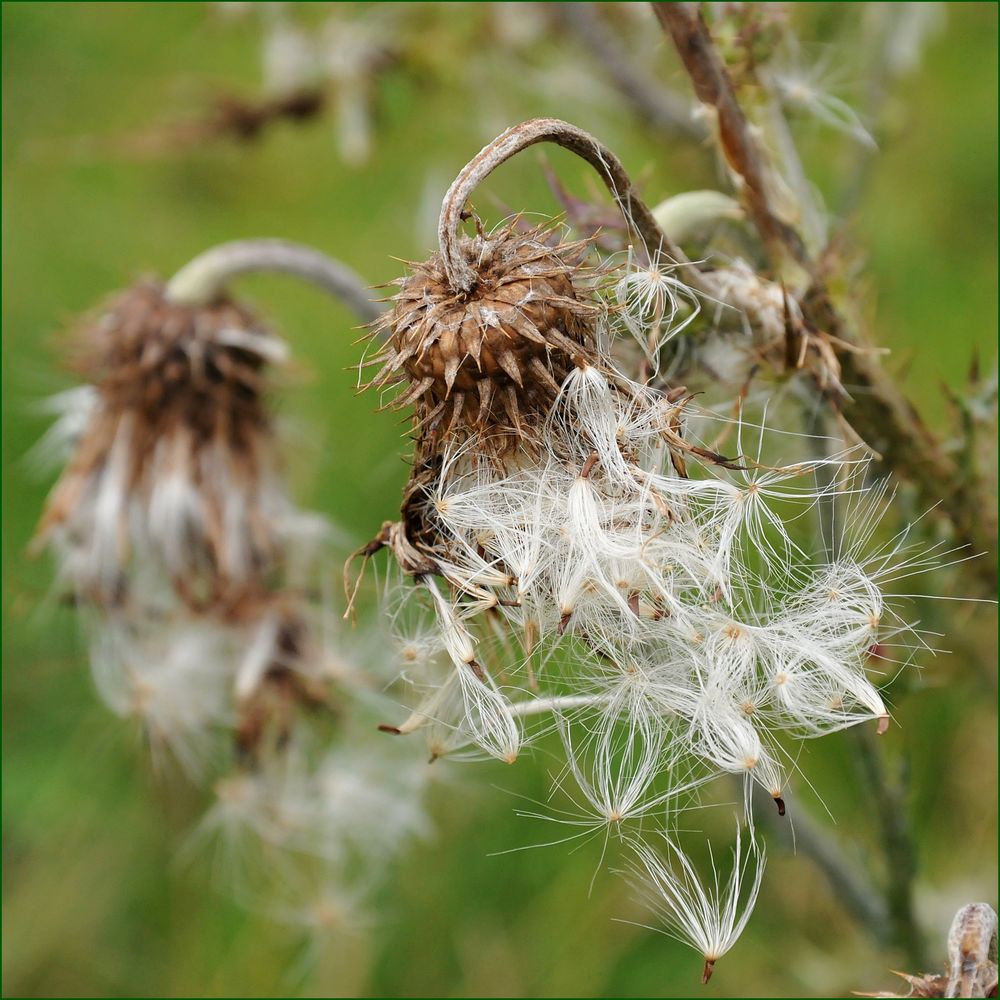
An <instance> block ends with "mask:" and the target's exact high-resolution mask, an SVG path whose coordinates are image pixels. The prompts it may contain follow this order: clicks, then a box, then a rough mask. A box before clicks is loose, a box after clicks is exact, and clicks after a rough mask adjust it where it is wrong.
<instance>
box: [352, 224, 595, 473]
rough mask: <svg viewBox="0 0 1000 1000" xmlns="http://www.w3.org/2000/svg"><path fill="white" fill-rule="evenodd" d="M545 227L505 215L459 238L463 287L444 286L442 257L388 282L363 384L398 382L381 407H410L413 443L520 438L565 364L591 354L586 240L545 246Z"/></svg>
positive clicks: (490, 443)
mask: <svg viewBox="0 0 1000 1000" xmlns="http://www.w3.org/2000/svg"><path fill="white" fill-rule="evenodd" d="M553 235H554V231H553V230H552V229H551V228H545V227H536V228H532V229H528V230H524V229H522V228H520V227H519V226H518V225H517V224H516V223H513V224H510V225H505V226H502V227H501V228H500V229H498V230H497V231H495V232H493V233H489V234H484V233H483V232H482V231H481V230H480V231H479V232H478V233H477V234H476V235H475V236H473V237H462V239H461V241H460V250H461V253H462V256H463V258H464V259H465V261H466V262H467V263H468V264H469V265H470V266H471V267H472V268H474V269H475V272H476V281H475V284H474V286H473V287H472V288H471V289H470V290H468V291H464V290H461V289H455V288H454V287H453V286H452V285H451V283H450V281H449V278H448V274H447V271H446V268H445V264H444V260H443V258H442V255H441V254H439V253H435V254H433V255H432V256H431V257H430V259H428V260H427V261H425V262H424V263H421V264H416V265H414V266H413V270H412V272H411V274H410V275H409V276H407V277H406V278H403V279H401V280H400V282H399V283H400V285H401V289H400V291H399V293H398V294H397V295H396V296H394V300H393V301H394V307H393V309H392V310H391V311H390V312H388V313H387V314H386V316H385V317H384V318H383V319H382V320H381V321H380V322H379V324H378V326H377V332H379V333H382V332H384V333H386V334H387V335H388V339H387V343H386V345H385V347H384V348H383V349H382V350H381V351H380V352H379V354H378V356H377V358H376V360H378V361H380V362H382V369H381V370H380V371H379V373H378V375H376V377H375V378H374V380H373V382H372V384H373V385H375V386H379V387H390V386H396V385H400V384H402V385H404V386H405V389H404V390H403V391H402V392H401V393H400V394H399V395H398V396H397V397H396V398H395V399H394V400H393V402H392V403H391V404H390V406H392V407H393V408H403V407H405V406H408V405H410V404H414V403H415V404H416V415H415V420H416V426H417V428H418V431H419V432H420V434H421V440H422V441H424V442H425V444H426V445H427V446H428V447H429V448H431V449H434V448H435V447H436V446H439V445H440V444H441V443H442V442H443V441H444V440H445V439H448V440H450V441H452V442H460V441H462V440H464V439H465V438H467V437H468V436H470V435H476V436H477V439H478V438H480V437H481V439H482V441H483V442H484V443H487V447H488V448H490V449H491V450H494V451H495V452H497V453H503V452H507V451H510V450H512V449H514V448H515V447H517V446H519V445H522V444H524V445H527V446H529V447H530V446H531V445H532V444H533V443H534V435H535V432H536V430H537V428H538V427H539V426H540V424H541V422H542V420H543V419H544V416H545V414H546V413H547V412H548V410H549V409H550V407H551V405H552V403H553V401H554V400H555V398H556V396H557V395H558V393H559V389H560V386H561V384H562V382H563V380H564V379H565V377H566V375H567V374H568V373H569V371H570V370H571V369H572V368H573V367H574V366H576V365H579V364H585V363H592V362H593V359H594V358H595V347H594V341H595V323H596V320H597V317H598V316H599V314H600V312H601V307H600V306H599V305H598V304H597V303H596V302H595V301H593V300H591V299H590V296H589V292H588V291H587V290H586V288H585V286H584V282H583V281H582V280H581V275H582V274H584V273H585V271H586V268H585V266H584V265H583V264H582V258H583V257H584V256H585V255H586V253H587V249H588V243H587V242H586V241H580V242H574V243H557V242H554V241H553V240H552V236H553Z"/></svg>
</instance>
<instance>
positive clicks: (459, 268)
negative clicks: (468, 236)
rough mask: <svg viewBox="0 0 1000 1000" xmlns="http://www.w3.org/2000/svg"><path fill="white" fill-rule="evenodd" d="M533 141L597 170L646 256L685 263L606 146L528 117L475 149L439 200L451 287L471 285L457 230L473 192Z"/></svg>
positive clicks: (554, 121)
mask: <svg viewBox="0 0 1000 1000" xmlns="http://www.w3.org/2000/svg"><path fill="white" fill-rule="evenodd" d="M538 142H551V143H554V144H555V145H557V146H562V148H563V149H568V150H569V151H570V152H571V153H575V154H576V155H577V156H579V157H580V158H581V159H583V160H586V161H587V163H589V164H590V165H591V166H592V167H593V168H594V169H595V170H596V171H597V173H598V174H599V175H600V177H601V180H603V181H604V184H605V186H606V187H607V189H608V190H609V191H610V192H611V195H612V197H613V198H614V199H615V202H616V203H617V205H618V207H619V208H620V209H621V210H622V214H623V215H624V216H625V219H626V221H627V222H628V224H629V226H630V227H631V228H632V229H633V230H634V231H635V232H636V234H637V235H638V236H639V237H640V239H641V240H642V242H643V243H644V244H645V246H646V250H647V252H648V253H649V254H650V255H652V254H655V253H657V252H661V253H664V254H666V255H667V256H669V257H671V258H673V259H674V260H675V261H676V262H677V263H679V264H686V263H687V261H686V260H685V258H684V255H683V254H682V253H681V252H680V251H679V250H678V249H677V248H676V247H674V245H673V243H672V242H671V240H670V239H669V238H668V237H667V236H666V234H665V233H664V232H663V230H662V229H660V227H659V225H658V224H657V221H656V219H655V217H654V216H653V213H652V212H651V211H650V210H649V208H648V207H647V206H646V204H645V203H644V202H643V201H642V199H641V198H639V196H638V195H637V194H636V192H635V189H634V188H633V186H632V181H631V180H630V178H629V176H628V174H627V173H626V172H625V168H624V167H623V166H622V164H621V161H620V160H619V159H618V157H617V156H615V154H614V153H612V152H611V150H610V149H608V148H607V146H604V145H603V144H602V143H600V142H599V141H598V140H597V139H595V138H594V137H593V136H592V135H591V134H590V133H589V132H585V131H584V130H583V129H580V128H577V127H576V126H575V125H570V124H569V122H564V121H560V120H559V119H558V118H533V119H531V120H530V121H526V122H521V124H520V125H514V126H512V127H511V128H509V129H507V131H506V132H504V133H503V134H501V135H499V136H497V137H496V139H494V140H493V141H492V142H491V143H490V144H489V145H488V146H485V147H484V148H483V149H482V150H480V151H479V153H478V154H477V155H476V156H475V157H474V158H473V159H472V160H470V161H469V162H468V163H467V164H466V165H465V167H464V168H463V169H462V171H461V173H459V175H458V176H457V177H456V178H455V181H454V183H453V184H452V185H451V187H450V188H448V193H447V194H446V195H445V196H444V202H443V203H442V205H441V218H440V220H439V222H438V240H439V242H440V244H441V256H442V258H443V260H444V267H445V272H446V273H447V275H448V281H449V283H450V284H451V286H452V288H454V289H455V290H456V291H459V292H468V291H471V290H472V288H473V287H474V286H475V284H476V272H475V269H474V268H472V267H471V266H470V265H469V264H468V263H467V262H466V260H465V259H464V257H463V256H462V253H461V251H460V249H459V226H460V225H461V222H462V218H463V212H464V209H465V204H466V202H467V201H468V200H469V197H470V196H471V195H472V192H473V191H474V190H475V189H476V187H477V186H478V185H479V184H480V183H481V182H482V181H483V180H484V179H485V178H486V177H487V176H489V174H491V173H492V172H493V171H494V170H495V169H496V168H497V167H498V166H500V164H501V163H503V162H505V161H506V160H509V159H510V158H511V157H512V156H514V155H516V154H517V153H520V152H521V151H522V150H524V149H527V148H528V146H533V145H534V144H535V143H538Z"/></svg>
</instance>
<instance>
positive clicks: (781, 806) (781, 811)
mask: <svg viewBox="0 0 1000 1000" xmlns="http://www.w3.org/2000/svg"><path fill="white" fill-rule="evenodd" d="M771 797H772V798H773V799H774V804H775V805H776V806H777V807H778V815H779V816H784V815H785V800H784V799H783V798H782V797H781V796H780V795H772V796H771Z"/></svg>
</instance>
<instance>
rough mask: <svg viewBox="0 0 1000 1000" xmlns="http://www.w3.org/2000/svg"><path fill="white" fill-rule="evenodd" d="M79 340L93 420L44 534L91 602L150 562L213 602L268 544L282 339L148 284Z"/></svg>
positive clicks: (125, 296) (187, 593)
mask: <svg viewBox="0 0 1000 1000" xmlns="http://www.w3.org/2000/svg"><path fill="white" fill-rule="evenodd" d="M79 338H80V361H79V365H78V369H79V371H80V373H81V374H82V375H83V376H84V378H85V379H86V380H87V381H88V382H89V383H90V385H91V386H92V389H93V394H92V401H91V403H92V405H91V412H90V419H89V420H88V421H87V423H86V426H85V427H84V429H83V431H82V433H81V434H80V437H79V439H78V441H77V442H76V447H75V450H74V452H73V455H72V457H71V458H70V461H69V463H68V465H67V467H66V469H65V471H64V472H63V474H62V476H61V478H60V480H59V482H58V483H57V485H56V487H55V489H54V491H53V493H52V494H51V496H50V498H49V501H48V504H47V506H46V509H45V513H44V514H43V517H42V521H41V524H40V525H39V529H38V535H37V538H38V541H39V542H43V543H48V542H51V543H52V544H53V545H54V547H55V548H56V549H57V550H58V551H61V552H63V553H65V554H67V555H68V558H69V560H70V562H71V563H72V564H73V565H72V569H71V576H72V579H71V580H70V582H71V583H72V584H73V585H74V586H77V587H78V588H79V590H80V592H81V595H82V596H84V597H86V598H91V599H95V600H98V601H100V602H104V601H108V600H115V599H117V598H123V597H124V592H125V591H127V589H128V576H129V574H130V567H131V566H132V564H133V562H134V561H135V560H139V559H142V560H147V559H149V558H150V557H152V558H153V559H155V560H156V562H157V563H158V564H162V566H163V567H164V569H165V571H166V575H167V576H168V577H169V579H170V580H171V582H172V583H173V585H174V586H175V588H176V589H177V591H178V593H179V594H180V595H181V596H182V597H183V598H184V599H185V600H186V601H188V602H193V603H198V602H201V601H205V600H209V601H211V600H215V599H218V598H219V597H220V596H221V595H222V593H223V592H224V591H225V590H227V589H228V588H229V587H230V586H231V585H233V584H234V583H244V582H245V581H246V580H247V579H248V578H249V577H250V576H251V575H252V574H253V573H254V572H257V571H259V570H261V569H262V568H263V567H264V566H265V565H266V564H267V562H268V560H269V559H270V557H271V554H272V551H273V548H274V544H275V540H274V538H273V533H272V532H271V531H270V530H269V527H270V526H269V524H268V519H267V517H266V516H265V512H264V510H263V509H262V508H263V507H264V506H265V505H266V504H267V503H268V493H269V491H273V490H274V489H275V488H276V484H274V483H268V484H265V483H263V482H262V480H264V479H266V478H268V477H269V476H273V474H274V473H273V471H272V470H271V468H270V467H271V465H272V463H273V456H272V455H271V454H270V449H271V446H272V428H271V420H270V415H269V413H268V409H267V405H266V402H265V393H266V389H267V380H266V379H267V373H266V366H267V363H268V362H269V361H275V360H280V359H281V358H282V357H283V355H284V349H283V345H282V344H281V343H280V342H279V341H277V340H275V339H274V338H273V337H272V336H271V335H270V334H268V333H267V332H266V331H265V330H264V328H263V327H262V326H261V324H260V323H259V321H258V320H257V319H256V318H255V317H254V316H253V315H252V314H251V313H250V312H249V310H247V309H245V308H244V307H242V306H240V305H237V304H235V303H233V302H231V301H229V300H226V299H220V300H218V301H215V302H212V303H209V304H205V305H200V306H189V305H184V304H177V303H175V302H174V301H172V300H171V298H170V296H169V295H168V294H167V291H166V288H165V286H164V285H163V284H161V283H158V282H154V281H142V282H140V283H138V284H136V285H134V286H133V287H131V288H129V289H127V290H126V291H124V292H121V293H119V294H118V295H116V296H115V297H114V298H113V299H112V300H111V301H110V302H109V303H108V305H107V306H106V307H105V308H103V309H102V310H100V311H99V312H98V313H97V314H96V316H95V317H94V318H93V319H92V320H91V321H90V322H88V323H86V324H85V325H84V326H83V327H82V328H81V330H80V331H79Z"/></svg>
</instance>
